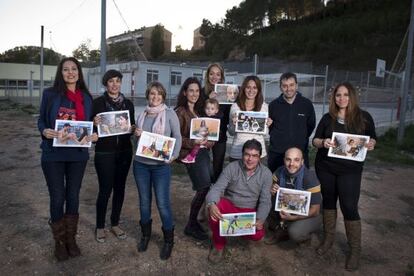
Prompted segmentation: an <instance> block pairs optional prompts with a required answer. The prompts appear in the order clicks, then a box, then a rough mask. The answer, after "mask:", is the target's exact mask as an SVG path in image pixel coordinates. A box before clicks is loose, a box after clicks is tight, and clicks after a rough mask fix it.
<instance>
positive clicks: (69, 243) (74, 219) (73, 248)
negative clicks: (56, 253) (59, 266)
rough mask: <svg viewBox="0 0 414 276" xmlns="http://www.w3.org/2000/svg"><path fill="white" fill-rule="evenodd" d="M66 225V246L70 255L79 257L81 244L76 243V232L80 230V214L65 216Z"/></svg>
mask: <svg viewBox="0 0 414 276" xmlns="http://www.w3.org/2000/svg"><path fill="white" fill-rule="evenodd" d="M64 219H65V225H66V248H67V250H68V253H69V256H71V257H77V256H79V255H80V254H81V252H80V249H79V246H78V245H77V244H76V233H77V232H78V221H79V215H78V214H76V215H68V214H66V215H65V216H64Z"/></svg>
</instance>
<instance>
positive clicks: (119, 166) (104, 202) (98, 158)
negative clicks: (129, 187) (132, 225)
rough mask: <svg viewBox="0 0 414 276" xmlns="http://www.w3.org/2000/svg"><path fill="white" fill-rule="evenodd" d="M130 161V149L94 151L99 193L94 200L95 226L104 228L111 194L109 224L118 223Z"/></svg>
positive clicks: (114, 224)
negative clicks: (104, 151) (105, 151)
mask: <svg viewBox="0 0 414 276" xmlns="http://www.w3.org/2000/svg"><path fill="white" fill-rule="evenodd" d="M131 161H132V151H131V150H127V151H122V152H114V153H100V152H97V153H95V169H96V173H97V174H98V182H99V193H98V198H97V200H96V227H97V228H105V217H106V209H107V207H108V200H109V197H110V196H111V193H112V191H113V196H112V212H111V225H112V226H116V225H118V224H119V217H120V215H121V210H122V205H123V203H124V195H125V182H126V179H127V176H128V171H129V167H130V166H131Z"/></svg>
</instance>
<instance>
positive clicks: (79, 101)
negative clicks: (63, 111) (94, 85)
mask: <svg viewBox="0 0 414 276" xmlns="http://www.w3.org/2000/svg"><path fill="white" fill-rule="evenodd" d="M66 97H68V99H69V101H71V102H73V103H75V111H76V120H77V121H85V112H84V109H83V93H82V91H80V90H79V89H76V90H75V93H73V92H72V91H70V90H67V91H66Z"/></svg>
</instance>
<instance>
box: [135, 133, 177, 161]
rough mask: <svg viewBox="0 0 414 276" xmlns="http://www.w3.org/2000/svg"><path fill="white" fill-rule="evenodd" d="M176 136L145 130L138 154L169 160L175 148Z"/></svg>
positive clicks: (140, 140)
mask: <svg viewBox="0 0 414 276" xmlns="http://www.w3.org/2000/svg"><path fill="white" fill-rule="evenodd" d="M174 145H175V138H171V137H167V136H163V135H159V134H155V133H151V132H146V131H143V132H142V134H141V137H140V139H139V142H138V147H137V152H136V155H138V156H141V157H145V158H150V159H154V160H159V161H169V160H170V159H171V157H172V153H173V150H174Z"/></svg>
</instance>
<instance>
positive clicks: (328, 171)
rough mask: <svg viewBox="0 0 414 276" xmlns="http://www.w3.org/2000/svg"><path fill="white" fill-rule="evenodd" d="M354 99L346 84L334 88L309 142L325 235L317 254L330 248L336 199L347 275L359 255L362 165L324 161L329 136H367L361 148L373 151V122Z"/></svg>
mask: <svg viewBox="0 0 414 276" xmlns="http://www.w3.org/2000/svg"><path fill="white" fill-rule="evenodd" d="M357 97H358V96H357V93H356V91H355V89H354V87H353V86H352V85H351V84H350V83H347V82H344V83H341V84H339V85H337V86H336V87H335V89H334V91H333V93H332V96H331V99H330V103H329V113H326V114H324V115H323V117H322V119H321V120H320V122H319V124H318V127H317V129H316V132H315V136H314V138H313V142H312V144H313V145H314V146H315V147H316V148H318V152H317V154H316V159H315V169H316V174H317V176H318V178H319V181H320V183H321V190H322V197H323V224H324V232H325V239H324V241H323V243H322V245H321V246H320V247H319V248H318V249H317V253H318V254H319V255H323V254H325V253H326V252H327V251H328V250H329V249H330V248H331V247H332V244H333V242H334V236H335V227H336V216H337V210H336V203H337V200H338V198H339V204H340V208H341V211H342V214H343V217H344V222H345V230H346V236H347V238H348V244H349V245H350V248H351V253H350V255H349V256H348V258H347V261H346V265H345V268H346V269H347V270H350V271H352V270H356V269H357V268H358V266H359V257H360V252H361V219H360V216H359V213H358V201H359V195H360V188H361V175H362V169H363V166H364V163H363V162H357V161H353V160H344V159H340V158H333V157H328V149H329V148H330V147H334V146H335V141H331V137H332V132H341V133H350V134H359V135H367V136H370V140H369V142H368V143H367V144H365V147H366V148H367V150H373V149H374V147H375V144H376V139H377V136H376V133H375V125H374V121H373V119H372V117H371V115H370V114H369V113H368V112H366V111H364V110H361V109H360V107H359V106H358V98H357Z"/></svg>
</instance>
